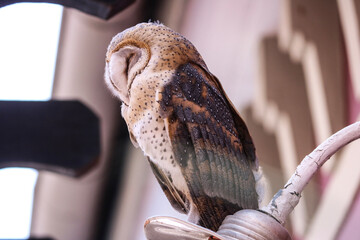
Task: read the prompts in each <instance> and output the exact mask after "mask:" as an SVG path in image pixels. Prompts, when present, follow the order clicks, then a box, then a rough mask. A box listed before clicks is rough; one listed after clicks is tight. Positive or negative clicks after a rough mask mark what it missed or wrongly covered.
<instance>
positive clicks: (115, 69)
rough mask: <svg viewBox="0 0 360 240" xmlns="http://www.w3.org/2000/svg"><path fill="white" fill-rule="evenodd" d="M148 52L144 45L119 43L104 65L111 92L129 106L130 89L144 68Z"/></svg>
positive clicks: (129, 42)
mask: <svg viewBox="0 0 360 240" xmlns="http://www.w3.org/2000/svg"><path fill="white" fill-rule="evenodd" d="M149 58H150V51H149V49H148V48H147V47H145V46H144V44H138V43H136V42H135V41H128V40H127V41H121V42H120V43H119V44H118V45H117V46H116V47H115V49H114V50H113V51H112V52H110V53H109V54H108V57H107V61H106V62H107V63H106V72H107V76H106V79H107V82H108V84H110V86H111V88H110V89H112V92H113V93H114V94H115V95H116V96H117V97H119V98H120V100H121V101H122V102H123V103H124V104H125V105H129V101H130V88H131V84H132V82H133V81H134V78H135V77H136V76H137V75H138V74H139V73H141V71H142V70H143V69H144V68H145V67H146V65H147V63H148V61H149Z"/></svg>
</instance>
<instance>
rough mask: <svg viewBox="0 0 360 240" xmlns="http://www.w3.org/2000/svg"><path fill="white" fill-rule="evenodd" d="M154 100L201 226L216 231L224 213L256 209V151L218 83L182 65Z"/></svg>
mask: <svg viewBox="0 0 360 240" xmlns="http://www.w3.org/2000/svg"><path fill="white" fill-rule="evenodd" d="M157 99H158V100H159V104H160V107H161V116H162V118H163V119H164V121H165V126H166V130H167V132H168V135H169V139H170V142H171V146H172V150H173V152H174V158H175V160H176V161H177V162H178V164H179V165H180V166H181V170H182V173H183V175H184V178H185V181H186V183H187V185H188V188H189V192H190V195H191V200H192V201H193V203H194V205H195V206H196V208H197V210H198V212H199V214H200V222H199V223H200V224H201V225H203V226H205V227H207V228H210V229H212V230H217V228H218V227H219V226H220V224H221V223H222V221H223V219H224V218H225V216H227V215H228V214H233V213H234V212H236V211H238V210H240V209H243V208H257V207H258V201H257V193H256V190H255V180H254V176H253V173H252V169H253V168H255V165H256V164H255V148H254V146H253V144H252V140H251V137H250V135H249V133H248V130H247V128H246V126H245V123H244V122H243V121H242V119H241V118H240V116H239V115H238V114H237V112H236V110H235V109H234V108H233V106H232V105H231V103H230V102H229V100H228V99H227V97H226V95H225V93H224V91H223V89H222V87H221V85H220V83H219V82H218V80H217V79H216V78H215V77H213V76H212V75H210V74H209V73H207V72H206V71H205V70H204V69H203V68H201V67H199V66H198V65H195V64H191V63H189V64H185V65H182V66H180V67H179V68H178V69H177V71H176V73H175V75H174V77H173V78H172V80H171V81H170V82H169V83H168V84H167V85H165V86H164V88H163V89H162V91H161V92H158V96H157Z"/></svg>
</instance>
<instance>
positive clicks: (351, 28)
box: [337, 0, 360, 99]
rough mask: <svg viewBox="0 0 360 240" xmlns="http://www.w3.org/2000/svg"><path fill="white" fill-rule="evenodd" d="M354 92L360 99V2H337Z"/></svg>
mask: <svg viewBox="0 0 360 240" xmlns="http://www.w3.org/2000/svg"><path fill="white" fill-rule="evenodd" d="M337 4H338V7H339V12H340V20H341V26H342V30H343V33H344V40H345V45H346V52H347V58H348V62H349V68H350V69H349V70H350V74H351V80H352V84H353V86H354V92H355V95H356V97H357V98H358V99H360V68H359V66H360V2H359V1H355V0H338V1H337Z"/></svg>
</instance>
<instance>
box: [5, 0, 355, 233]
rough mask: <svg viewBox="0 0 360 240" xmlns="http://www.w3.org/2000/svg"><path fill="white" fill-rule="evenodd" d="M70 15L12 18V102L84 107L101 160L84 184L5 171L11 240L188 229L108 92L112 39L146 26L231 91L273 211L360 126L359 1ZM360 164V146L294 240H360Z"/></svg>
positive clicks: (178, 2) (56, 8) (298, 222)
mask: <svg viewBox="0 0 360 240" xmlns="http://www.w3.org/2000/svg"><path fill="white" fill-rule="evenodd" d="M6 2H7V4H6ZM11 2H16V1H5V4H2V5H8V4H9V3H11ZM49 2H57V1H49ZM71 2H76V1H71V0H70V1H64V3H63V4H64V5H65V7H63V6H60V5H57V4H45V3H31V4H29V3H18V4H13V5H8V6H3V7H2V8H0V32H1V38H0V99H1V100H4V101H7V100H17V101H24V100H27V101H28V100H41V101H48V100H59V101H65V100H80V101H81V102H82V103H83V104H84V105H85V106H87V107H88V108H89V109H90V110H91V111H92V112H93V113H95V114H96V116H97V117H98V118H99V120H100V129H101V132H100V147H101V152H100V155H99V157H98V158H97V162H96V164H94V165H93V166H92V167H91V168H89V169H88V170H87V171H86V172H84V173H82V174H80V175H79V176H78V177H70V176H66V175H63V174H60V173H54V172H51V171H44V170H41V171H35V170H34V169H31V168H27V169H23V168H4V169H2V170H1V171H0V194H1V197H0V239H1V238H22V239H23V238H28V237H29V236H31V237H33V238H51V239H59V240H62V239H64V240H65V239H66V240H68V239H70V240H71V239H74V240H75V239H76V240H82V239H84V240H87V239H135V240H144V239H145V236H144V233H143V225H144V222H145V220H146V219H147V218H148V217H151V216H156V215H161V216H174V217H178V218H181V219H184V220H185V219H186V216H184V215H181V214H179V213H177V212H176V211H175V210H173V209H172V207H171V206H170V204H169V203H168V201H167V199H166V198H165V195H164V194H163V193H162V191H161V189H160V187H159V185H158V183H157V182H156V180H155V178H154V176H153V175H152V173H151V170H150V168H149V166H148V163H147V161H146V160H145V157H144V156H143V154H142V152H141V150H139V149H135V148H134V147H133V146H132V144H131V143H130V141H129V138H128V133H127V128H126V125H125V123H124V121H123V120H122V118H121V115H120V105H121V104H120V102H119V101H117V100H116V99H115V98H114V97H112V96H111V94H110V92H109V91H108V90H107V88H106V86H105V84H104V81H103V74H104V66H105V53H106V49H107V45H108V44H109V42H110V41H111V38H112V37H113V36H114V35H115V34H117V33H118V32H121V31H123V30H124V29H126V28H128V27H131V26H133V25H135V24H137V23H139V22H144V21H145V22H147V21H149V20H152V21H156V20H159V21H160V22H162V23H164V24H165V25H167V26H169V27H171V28H172V29H174V30H175V31H177V32H179V33H181V34H182V35H184V36H185V37H186V38H187V39H189V40H190V41H191V42H192V43H193V44H194V45H195V47H196V48H197V49H198V51H199V52H200V54H201V55H202V56H203V58H204V60H205V62H206V64H207V66H208V68H209V69H210V71H211V72H212V73H213V74H214V75H216V76H217V77H218V78H219V80H220V81H221V83H222V85H223V87H224V89H225V91H226V92H227V94H228V96H229V98H230V99H231V100H232V101H233V103H234V105H235V106H236V107H237V109H238V110H239V111H240V112H241V114H242V117H243V118H244V120H245V122H246V123H247V125H248V127H249V130H250V133H251V135H252V137H253V139H254V142H255V146H256V148H257V155H258V158H259V159H260V164H261V166H262V167H263V169H264V172H265V175H266V177H267V179H268V183H269V187H268V192H267V197H266V199H265V200H264V203H265V204H267V203H268V201H269V199H271V197H272V196H273V195H274V194H275V193H276V192H277V190H279V189H280V188H282V187H283V185H284V184H285V183H286V181H287V179H288V178H289V177H290V176H291V174H292V173H293V172H294V171H295V168H296V166H297V165H298V164H299V162H300V161H301V160H302V158H303V157H304V156H305V155H306V154H308V153H310V152H311V151H312V150H313V149H314V148H315V147H316V146H317V145H318V144H320V143H321V142H322V141H323V140H325V139H326V138H327V137H329V136H330V135H331V134H332V133H334V132H336V131H337V130H339V129H341V128H343V127H345V126H346V125H348V124H350V123H352V122H354V121H357V120H359V113H360V102H359V101H360V68H359V67H358V66H360V65H359V64H360V25H359V23H360V2H359V1H356V0H338V1H336V0H327V1H325V0H256V1H253V0H225V1H216V0H149V1H145V0H136V1H126V0H123V1H121V0H120V1H113V2H119V4H118V6H120V7H119V8H118V9H117V10H116V11H109V14H108V15H107V16H104V14H103V13H104V12H107V10H106V9H107V8H106V7H104V6H102V5H99V6H97V5H96V4H98V3H97V2H101V1H92V0H87V1H84V2H85V3H86V2H87V3H89V2H90V3H91V2H95V3H96V4H95V3H91V4H88V5H86V7H85V6H81V4H74V6H73V7H72V5H71ZM104 2H109V1H104ZM110 2H111V1H110ZM85 3H84V5H85ZM92 4H93V5H92ZM75 5H76V6H75ZM0 110H1V109H0ZM2 117H3V116H1V115H0V118H2ZM68 117H69V118H71V117H72V116H71V115H70V116H68ZM1 137H2V138H3V139H6V138H7V137H8V136H6V135H5V136H4V135H3V136H1V133H0V138H1ZM19 151H21V149H19ZM1 154H2V153H1V151H0V157H1ZM359 156H360V143H359V142H354V143H352V144H350V145H348V146H346V147H345V148H344V149H343V150H342V151H341V152H339V153H338V154H336V156H334V157H333V159H331V160H330V161H329V162H328V163H326V164H325V165H324V167H323V168H321V170H320V172H319V174H318V175H317V176H316V177H315V179H313V180H312V181H311V182H310V183H309V185H308V187H307V188H306V190H305V192H304V194H303V198H302V200H301V202H300V204H299V205H298V207H296V209H295V211H294V212H293V213H292V214H291V216H290V218H289V221H288V223H287V226H286V227H287V228H288V230H289V231H290V232H291V234H292V236H293V239H359V238H360V228H359V227H358V222H359V219H360V195H359V192H358V189H359V183H360V161H359V159H358V158H359ZM25 161H26V159H25ZM34 167H35V168H36V166H34Z"/></svg>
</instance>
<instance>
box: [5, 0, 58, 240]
mask: <svg viewBox="0 0 360 240" xmlns="http://www.w3.org/2000/svg"><path fill="white" fill-rule="evenodd" d="M61 16H62V7H61V6H59V5H54V4H44V3H41V4H39V3H37V4H34V3H21V4H14V5H10V6H7V7H3V8H0V36H1V37H0V100H48V99H49V98H50V97H51V92H52V83H53V77H54V69H55V62H56V53H57V47H58V40H59V33H60V24H61ZM0 117H1V116H0ZM0 155H1V153H0ZM36 179H37V171H35V170H33V169H25V168H8V169H2V170H0V196H1V197H0V239H4V238H18V239H19V238H20V239H21V238H23V239H25V238H28V237H29V234H30V224H31V213H32V205H33V193H34V187H35V183H36Z"/></svg>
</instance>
